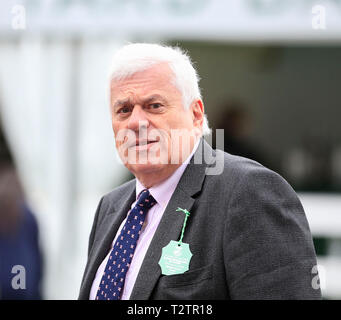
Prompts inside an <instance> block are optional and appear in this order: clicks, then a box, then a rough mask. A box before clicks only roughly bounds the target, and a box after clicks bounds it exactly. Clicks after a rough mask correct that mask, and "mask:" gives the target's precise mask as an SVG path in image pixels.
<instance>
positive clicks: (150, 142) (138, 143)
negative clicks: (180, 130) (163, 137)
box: [129, 139, 160, 149]
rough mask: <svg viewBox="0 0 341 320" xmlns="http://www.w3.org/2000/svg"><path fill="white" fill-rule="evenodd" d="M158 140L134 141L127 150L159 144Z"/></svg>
mask: <svg viewBox="0 0 341 320" xmlns="http://www.w3.org/2000/svg"><path fill="white" fill-rule="evenodd" d="M159 141H160V139H150V140H136V141H135V142H134V143H132V144H131V145H130V147H129V148H132V147H136V148H139V149H141V148H143V147H145V146H149V145H153V144H155V143H157V142H159Z"/></svg>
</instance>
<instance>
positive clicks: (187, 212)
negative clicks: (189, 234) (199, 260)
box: [176, 208, 190, 247]
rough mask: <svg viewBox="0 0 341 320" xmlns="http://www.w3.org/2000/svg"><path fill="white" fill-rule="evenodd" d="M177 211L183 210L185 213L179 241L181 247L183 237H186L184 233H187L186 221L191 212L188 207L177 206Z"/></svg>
mask: <svg viewBox="0 0 341 320" xmlns="http://www.w3.org/2000/svg"><path fill="white" fill-rule="evenodd" d="M176 211H182V212H183V213H184V214H185V220H184V225H183V226H182V230H181V236H180V240H179V242H178V246H179V247H181V244H182V238H183V237H184V233H185V228H186V222H187V219H188V217H189V215H190V213H189V211H188V210H186V209H181V208H177V209H176Z"/></svg>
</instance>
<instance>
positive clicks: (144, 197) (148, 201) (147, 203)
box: [136, 189, 156, 209]
mask: <svg viewBox="0 0 341 320" xmlns="http://www.w3.org/2000/svg"><path fill="white" fill-rule="evenodd" d="M154 204H156V200H155V199H154V197H153V196H152V195H151V194H150V192H149V190H148V189H144V190H143V191H141V193H140V195H139V197H138V200H137V203H136V205H137V206H140V207H143V208H147V209H150V208H151V207H152V206H153V205H154Z"/></svg>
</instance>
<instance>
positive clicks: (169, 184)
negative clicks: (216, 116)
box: [136, 139, 200, 208]
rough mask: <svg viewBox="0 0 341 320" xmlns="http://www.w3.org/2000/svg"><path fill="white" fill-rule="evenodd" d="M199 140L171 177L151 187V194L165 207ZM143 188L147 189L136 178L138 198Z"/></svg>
mask: <svg viewBox="0 0 341 320" xmlns="http://www.w3.org/2000/svg"><path fill="white" fill-rule="evenodd" d="M199 142H200V139H198V141H197V142H196V144H195V145H194V147H193V150H192V153H191V154H190V155H189V156H188V158H187V159H186V160H185V161H184V162H183V163H182V164H181V166H180V167H179V168H177V169H176V170H175V171H174V173H173V174H172V175H171V176H170V177H169V178H167V179H166V180H165V181H163V182H161V183H160V184H158V185H157V186H155V187H151V188H149V192H150V194H151V195H152V196H153V197H154V199H155V200H156V202H157V203H158V204H160V205H161V206H162V207H163V208H166V206H167V204H168V202H169V200H170V198H171V197H172V195H173V193H174V190H175V188H176V186H177V185H178V183H179V181H180V178H181V176H182V174H183V173H184V171H185V169H186V167H187V165H188V163H189V162H190V160H191V158H192V156H193V154H194V153H195V151H196V150H197V149H198V146H199ZM143 189H145V187H144V185H143V184H142V183H141V182H140V181H139V180H138V179H137V178H136V199H137V196H138V195H139V194H140V192H141V191H142V190H143Z"/></svg>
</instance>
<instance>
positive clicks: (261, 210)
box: [224, 167, 321, 299]
mask: <svg viewBox="0 0 341 320" xmlns="http://www.w3.org/2000/svg"><path fill="white" fill-rule="evenodd" d="M227 210H228V214H227V218H226V221H225V229H224V263H225V270H226V278H227V283H228V286H229V291H230V297H231V298H232V299H320V298H321V292H320V289H314V288H313V285H312V280H313V277H316V273H314V274H313V273H312V269H313V267H314V266H316V264H317V262H316V254H315V250H314V246H313V242H312V237H311V234H310V230H309V225H308V222H307V219H306V216H305V213H304V210H303V207H302V205H301V203H300V201H299V199H298V197H297V195H296V193H295V192H294V190H293V189H292V188H291V186H290V185H289V184H288V183H287V182H286V181H285V180H284V179H283V178H282V177H281V176H279V175H278V174H276V173H274V172H273V171H271V170H268V169H266V168H264V167H255V168H252V169H251V170H248V171H247V173H246V174H245V175H244V176H243V177H242V178H240V180H239V182H238V183H237V186H236V187H235V188H234V192H233V194H232V195H231V198H230V199H229V202H228V204H227Z"/></svg>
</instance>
